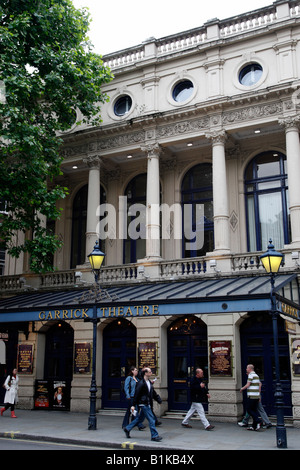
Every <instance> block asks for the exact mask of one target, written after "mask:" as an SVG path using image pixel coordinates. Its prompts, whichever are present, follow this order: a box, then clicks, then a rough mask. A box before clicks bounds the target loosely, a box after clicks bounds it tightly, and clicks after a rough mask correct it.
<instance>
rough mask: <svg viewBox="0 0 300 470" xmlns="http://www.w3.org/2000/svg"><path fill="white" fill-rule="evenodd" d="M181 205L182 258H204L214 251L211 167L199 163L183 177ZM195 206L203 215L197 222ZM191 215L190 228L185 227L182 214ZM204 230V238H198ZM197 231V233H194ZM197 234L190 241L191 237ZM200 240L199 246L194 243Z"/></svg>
mask: <svg viewBox="0 0 300 470" xmlns="http://www.w3.org/2000/svg"><path fill="white" fill-rule="evenodd" d="M181 203H182V207H183V220H182V233H183V237H182V238H183V246H182V256H183V258H190V257H194V256H204V255H205V254H206V253H207V252H209V251H213V249H214V223H213V192H212V165H211V164H210V163H201V164H199V165H196V166H194V167H192V168H191V169H190V170H189V171H188V172H187V173H186V175H185V177H184V178H183V181H182V186H181ZM197 205H199V206H200V205H202V208H203V209H204V212H203V211H200V212H202V213H204V221H203V220H202V219H203V215H202V219H201V220H199V212H197V210H196V207H197ZM187 211H190V213H191V227H186V226H185V225H186V223H187V222H186V221H187V220H189V218H185V217H184V213H186V212H187ZM199 230H202V231H203V230H204V234H203V235H204V236H203V237H200V235H199V233H198V231H199ZM196 231H197V232H196ZM192 232H193V233H195V234H196V233H197V235H195V238H194V239H192V238H191V235H192ZM196 236H197V237H198V242H199V240H201V244H199V243H198V242H196Z"/></svg>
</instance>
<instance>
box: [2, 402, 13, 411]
mask: <svg viewBox="0 0 300 470" xmlns="http://www.w3.org/2000/svg"><path fill="white" fill-rule="evenodd" d="M4 406H5V410H8V408H9V407H10V409H11V411H14V409H15V405H14V404H13V403H4Z"/></svg>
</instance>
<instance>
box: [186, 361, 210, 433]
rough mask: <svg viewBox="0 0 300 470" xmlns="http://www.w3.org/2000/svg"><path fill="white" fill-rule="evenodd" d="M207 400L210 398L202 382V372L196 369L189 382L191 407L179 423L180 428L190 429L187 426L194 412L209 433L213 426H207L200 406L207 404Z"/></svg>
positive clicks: (207, 423)
mask: <svg viewBox="0 0 300 470" xmlns="http://www.w3.org/2000/svg"><path fill="white" fill-rule="evenodd" d="M208 398H210V395H209V393H208V389H207V387H206V385H205V383H204V382H203V370H202V369H196V376H195V377H194V378H193V379H192V381H191V401H192V405H191V407H190V409H189V411H188V412H187V414H186V415H185V418H184V420H183V421H182V423H181V425H182V426H184V427H185V428H191V427H192V426H190V425H189V419H190V418H191V417H192V416H193V414H194V413H195V411H196V412H197V413H198V415H199V416H200V419H201V421H202V424H203V426H204V427H205V430H206V431H211V430H212V429H213V428H214V426H212V425H211V424H209V422H208V420H207V419H206V416H205V411H204V408H203V405H202V403H206V402H207V399H208Z"/></svg>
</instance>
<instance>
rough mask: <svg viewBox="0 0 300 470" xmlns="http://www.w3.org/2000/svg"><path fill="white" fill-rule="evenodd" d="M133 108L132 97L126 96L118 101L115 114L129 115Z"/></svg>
mask: <svg viewBox="0 0 300 470" xmlns="http://www.w3.org/2000/svg"><path fill="white" fill-rule="evenodd" d="M131 106H132V99H131V98H130V96H128V95H125V96H121V98H119V99H117V101H116V102H115V106H114V113H115V115H116V116H124V115H125V114H127V113H128V112H129V111H130V109H131Z"/></svg>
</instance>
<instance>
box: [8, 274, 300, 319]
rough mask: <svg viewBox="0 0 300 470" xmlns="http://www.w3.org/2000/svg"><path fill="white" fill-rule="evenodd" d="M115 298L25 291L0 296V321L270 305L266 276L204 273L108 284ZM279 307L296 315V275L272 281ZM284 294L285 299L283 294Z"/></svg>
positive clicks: (248, 308)
mask: <svg viewBox="0 0 300 470" xmlns="http://www.w3.org/2000/svg"><path fill="white" fill-rule="evenodd" d="M107 291H108V292H110V291H111V293H112V296H114V298H116V299H117V300H115V301H107V300H100V301H97V303H96V304H95V303H94V302H93V301H82V302H79V301H78V296H79V295H81V294H84V293H85V292H86V289H74V290H73V291H70V290H69V291H61V292H57V291H56V292H47V293H42V292H41V293H23V294H19V295H17V296H14V297H10V298H7V299H2V300H0V322H5V323H7V322H9V323H10V322H26V321H43V322H47V321H62V320H86V321H88V320H89V319H91V318H92V317H93V308H94V307H95V305H96V309H97V318H99V319H101V318H120V317H124V318H129V317H144V318H150V317H155V316H158V315H188V314H191V315H192V314H194V315H195V314H209V313H220V314H222V313H223V314H224V313H232V312H255V311H257V312H262V311H270V310H271V299H270V279H269V277H268V276H249V277H244V276H239V277H238V276H236V277H230V278H222V279H215V278H205V279H201V280H194V281H173V282H168V283H163V282H160V283H158V282H148V283H145V284H136V285H130V286H120V287H114V288H112V287H111V288H108V289H107ZM275 294H276V298H277V302H276V303H277V311H278V312H280V313H281V314H282V315H285V316H288V317H292V318H294V319H295V320H298V321H299V320H300V306H299V288H298V283H297V275H296V274H282V275H278V276H277V277H276V280H275ZM287 297H288V298H287Z"/></svg>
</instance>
